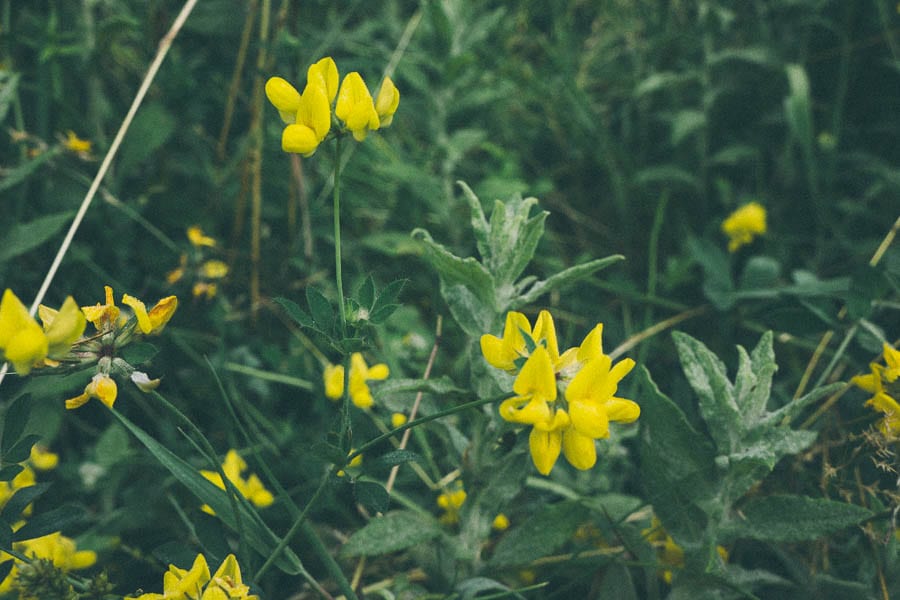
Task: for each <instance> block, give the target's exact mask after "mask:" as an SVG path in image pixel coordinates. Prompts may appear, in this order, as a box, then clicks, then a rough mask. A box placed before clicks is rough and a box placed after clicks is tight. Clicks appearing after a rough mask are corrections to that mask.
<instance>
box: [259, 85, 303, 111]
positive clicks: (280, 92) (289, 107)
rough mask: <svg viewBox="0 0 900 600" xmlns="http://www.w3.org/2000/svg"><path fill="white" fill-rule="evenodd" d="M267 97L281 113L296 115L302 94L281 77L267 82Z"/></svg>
mask: <svg viewBox="0 0 900 600" xmlns="http://www.w3.org/2000/svg"><path fill="white" fill-rule="evenodd" d="M266 97H267V98H268V99H269V102H271V103H272V105H273V106H274V107H275V108H277V109H278V112H279V113H296V112H297V108H298V107H299V106H300V92H298V91H297V88H295V87H294V86H292V85H291V84H290V83H288V82H287V80H285V79H282V78H281V77H271V78H269V80H268V81H267V82H266Z"/></svg>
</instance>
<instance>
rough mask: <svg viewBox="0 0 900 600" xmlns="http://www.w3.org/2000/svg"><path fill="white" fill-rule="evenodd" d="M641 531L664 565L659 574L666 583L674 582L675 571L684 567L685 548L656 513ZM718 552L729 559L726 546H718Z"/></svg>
mask: <svg viewBox="0 0 900 600" xmlns="http://www.w3.org/2000/svg"><path fill="white" fill-rule="evenodd" d="M641 533H642V534H643V536H644V539H646V540H647V541H648V542H650V544H651V545H652V546H653V547H654V548H656V559H657V561H659V564H660V566H661V567H663V568H661V569H660V571H659V576H660V577H661V578H662V579H663V580H664V581H665V582H666V583H672V578H673V571H675V570H678V569H682V568H684V549H683V548H682V547H681V546H679V545H678V544H677V543H676V542H675V540H674V539H672V536H671V535H669V534H668V533H667V532H666V530H665V529H663V526H662V523H661V522H660V520H659V519H658V518H657V517H656V515H654V516H653V519H652V520H651V522H650V527H648V528H647V529H644V530H643V531H641ZM716 552H717V553H718V555H719V558H721V559H722V560H723V561H727V560H728V550H726V549H725V547H724V546H716Z"/></svg>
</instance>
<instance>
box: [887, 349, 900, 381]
mask: <svg viewBox="0 0 900 600" xmlns="http://www.w3.org/2000/svg"><path fill="white" fill-rule="evenodd" d="M884 362H885V363H886V365H887V366H886V367H885V369H884V372H883V374H884V380H885V381H887V382H888V383H893V382H895V381H896V380H897V379H898V378H900V350H896V349H894V348H893V347H891V345H890V344H888V343H885V344H884Z"/></svg>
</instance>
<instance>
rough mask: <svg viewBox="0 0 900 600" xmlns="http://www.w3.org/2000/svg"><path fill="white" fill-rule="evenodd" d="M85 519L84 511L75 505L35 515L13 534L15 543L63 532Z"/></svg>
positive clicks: (67, 505) (66, 505)
mask: <svg viewBox="0 0 900 600" xmlns="http://www.w3.org/2000/svg"><path fill="white" fill-rule="evenodd" d="M83 518H84V509H83V508H82V507H80V506H75V505H73V504H65V505H63V506H59V507H57V508H54V509H52V510H48V511H46V512H42V513H40V514H37V515H33V516H32V517H30V518H29V519H28V522H27V523H25V525H23V526H22V527H21V528H20V529H18V530H16V532H15V533H14V534H13V541H16V542H21V541H23V540H32V539H34V538H39V537H44V536H45V535H50V534H51V533H54V532H57V531H61V530H63V529H65V528H66V527H68V526H69V525H71V524H72V523H75V522H77V521H80V520H81V519H83Z"/></svg>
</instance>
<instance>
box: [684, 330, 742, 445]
mask: <svg viewBox="0 0 900 600" xmlns="http://www.w3.org/2000/svg"><path fill="white" fill-rule="evenodd" d="M672 338H673V339H674V340H675V347H676V348H677V350H678V357H679V360H680V361H681V368H682V370H683V371H684V374H685V376H686V377H687V379H688V383H690V384H691V387H692V388H694V391H695V392H696V393H697V396H698V397H699V400H700V412H701V413H702V414H703V419H704V420H705V421H706V425H707V428H708V429H709V432H710V434H711V435H712V437H713V439H714V440H715V441H716V446H717V447H718V449H719V452H720V453H721V454H728V453H730V452H731V451H732V450H734V449H735V447H736V443H737V440H738V439H739V436H740V432H741V430H743V428H744V423H743V421H742V418H741V414H740V411H739V410H738V407H737V404H736V403H735V400H734V389H733V386H732V385H731V382H730V381H729V380H728V377H727V376H726V373H725V365H724V364H723V363H722V361H721V360H719V357H717V356H716V355H715V354H713V353H712V352H711V351H710V350H709V349H708V348H707V347H706V346H705V345H703V343H702V342H700V341H699V340H696V339H694V338H692V337H691V336H689V335H687V334H684V333H681V332H678V331H676V332H673V333H672Z"/></svg>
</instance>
